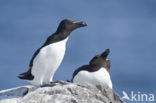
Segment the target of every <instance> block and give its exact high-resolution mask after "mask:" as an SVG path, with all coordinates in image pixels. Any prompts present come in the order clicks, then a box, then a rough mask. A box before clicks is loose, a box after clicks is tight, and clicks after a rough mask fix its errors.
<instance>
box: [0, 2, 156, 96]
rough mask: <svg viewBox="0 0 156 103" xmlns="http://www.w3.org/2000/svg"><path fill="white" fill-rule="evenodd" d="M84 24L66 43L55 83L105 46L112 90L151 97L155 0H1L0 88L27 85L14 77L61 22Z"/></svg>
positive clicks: (155, 81)
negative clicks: (108, 50) (67, 20)
mask: <svg viewBox="0 0 156 103" xmlns="http://www.w3.org/2000/svg"><path fill="white" fill-rule="evenodd" d="M65 18H69V19H73V20H80V21H85V22H86V23H87V24H88V26H87V27H85V28H80V29H76V30H75V31H73V32H72V33H71V36H70V38H69V40H68V42H67V51H66V54H65V57H64V60H63V62H62V64H61V66H60V68H59V69H58V71H57V73H56V74H55V77H54V80H64V81H65V80H67V79H71V77H72V73H73V71H74V70H75V69H77V68H78V67H79V66H81V65H84V64H88V62H89V61H90V59H91V58H92V57H93V56H95V55H96V54H99V53H102V52H103V51H104V50H105V49H107V48H109V49H110V50H111V53H110V55H109V58H110V60H111V78H112V81H113V88H114V90H115V91H116V92H117V93H118V94H119V95H120V96H122V91H123V90H124V91H125V92H127V93H128V94H130V92H131V91H134V92H135V93H137V92H138V91H140V92H141V93H154V94H156V56H155V53H156V1H155V0H98V1H97V0H92V1H90V0H77V1H76V0H64V1H63V0H0V90H2V89H7V88H12V87H16V86H22V85H29V83H28V82H26V81H23V80H20V79H18V78H17V77H16V76H17V75H18V74H19V73H22V72H25V71H27V70H28V65H29V61H30V59H31V57H32V55H33V53H34V52H35V50H36V49H38V48H39V47H40V46H41V45H42V44H43V43H44V42H45V40H46V38H47V37H48V36H49V35H51V34H52V33H54V32H55V31H56V28H57V26H58V24H59V22H60V21H61V20H62V19H65Z"/></svg>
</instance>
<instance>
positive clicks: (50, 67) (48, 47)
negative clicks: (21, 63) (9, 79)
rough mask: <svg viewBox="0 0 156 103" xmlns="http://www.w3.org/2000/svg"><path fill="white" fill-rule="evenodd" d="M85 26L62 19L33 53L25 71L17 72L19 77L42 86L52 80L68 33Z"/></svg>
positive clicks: (64, 48) (63, 52) (63, 51)
mask: <svg viewBox="0 0 156 103" xmlns="http://www.w3.org/2000/svg"><path fill="white" fill-rule="evenodd" d="M84 26H87V24H86V23H84V22H79V21H72V20H68V19H65V20H62V21H61V22H60V24H59V26H58V28H57V30H56V32H55V33H54V34H52V35H50V36H49V37H48V38H47V40H46V42H45V43H44V44H43V45H42V46H41V47H40V48H39V49H37V51H36V52H35V53H34V55H33V56H32V59H31V61H30V64H29V70H28V71H27V72H24V73H21V74H19V76H18V77H19V78H20V79H24V80H28V81H29V82H31V83H32V84H35V85H40V86H42V85H43V83H44V84H49V83H51V82H52V81H53V76H54V74H55V72H56V70H57V69H58V67H59V65H60V64H61V62H62V60H63V57H64V54H65V50H66V42H67V40H68V37H69V35H70V33H71V32H72V31H73V30H74V29H76V28H79V27H84Z"/></svg>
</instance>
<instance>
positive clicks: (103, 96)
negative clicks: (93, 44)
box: [0, 83, 123, 103]
mask: <svg viewBox="0 0 156 103" xmlns="http://www.w3.org/2000/svg"><path fill="white" fill-rule="evenodd" d="M12 91H14V92H12ZM6 94H9V95H6ZM2 95H3V96H4V95H5V96H8V97H9V96H10V97H13V98H3V99H0V103H123V101H122V100H121V99H120V97H119V96H118V95H117V94H116V93H115V92H114V91H113V90H112V89H110V88H109V87H107V86H101V85H98V86H95V85H92V84H75V83H54V84H52V85H48V86H45V87H42V88H38V89H35V87H32V86H31V87H30V86H25V87H18V88H14V89H10V90H8V91H6V92H1V91H0V97H1V96H2ZM3 96H2V97H3ZM6 99H7V100H9V102H5V101H6Z"/></svg>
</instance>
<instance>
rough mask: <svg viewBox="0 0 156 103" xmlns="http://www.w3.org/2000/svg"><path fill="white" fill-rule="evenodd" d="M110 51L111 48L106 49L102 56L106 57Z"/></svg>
mask: <svg viewBox="0 0 156 103" xmlns="http://www.w3.org/2000/svg"><path fill="white" fill-rule="evenodd" d="M109 53H110V50H109V49H106V50H105V51H104V52H103V53H102V54H101V56H102V57H104V58H106V57H107V56H108V55H109Z"/></svg>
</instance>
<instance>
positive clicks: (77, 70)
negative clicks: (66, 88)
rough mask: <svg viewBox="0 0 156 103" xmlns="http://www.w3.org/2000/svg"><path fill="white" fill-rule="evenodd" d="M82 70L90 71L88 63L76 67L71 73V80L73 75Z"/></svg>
mask: <svg viewBox="0 0 156 103" xmlns="http://www.w3.org/2000/svg"><path fill="white" fill-rule="evenodd" d="M82 70H86V71H90V66H89V65H84V66H81V67H79V68H78V69H76V70H75V71H74V73H73V77H72V81H73V79H74V77H75V76H76V75H77V74H78V73H79V72H80V71H82Z"/></svg>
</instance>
